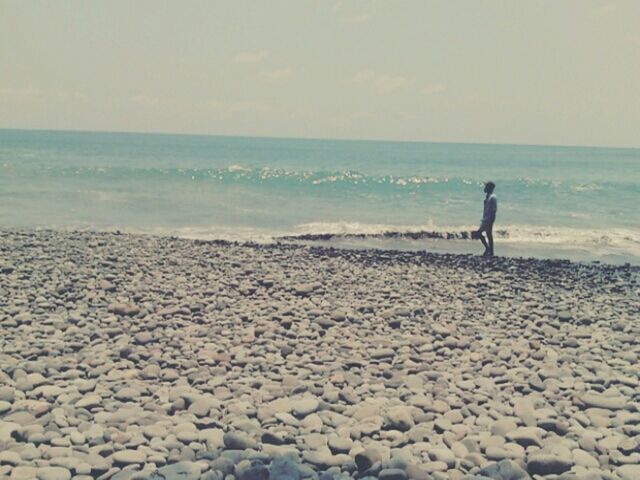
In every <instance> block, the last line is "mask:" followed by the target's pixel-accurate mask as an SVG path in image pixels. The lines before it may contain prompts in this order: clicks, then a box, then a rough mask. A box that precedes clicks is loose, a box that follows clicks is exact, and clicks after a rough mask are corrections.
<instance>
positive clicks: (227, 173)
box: [0, 130, 640, 265]
mask: <svg viewBox="0 0 640 480" xmlns="http://www.w3.org/2000/svg"><path fill="white" fill-rule="evenodd" d="M487 180H492V181H494V182H495V183H496V190H495V193H496V196H497V198H498V215H497V220H496V224H495V227H494V231H495V241H496V254H497V255H506V256H516V257H539V258H566V259H571V260H576V261H583V262H594V261H596V262H603V263H616V264H624V263H631V264H633V265H640V149H633V148H600V147H569V146H539V145H535V146H533V145H493V144H471V143H429V142H395V141H368V140H315V139H291V138H252V137H229V136H207V135H173V134H146V133H145V134H138V133H104V132H100V133H97V132H67V131H64V132H63V131H35V130H0V229H4V230H9V229H24V230H34V229H58V230H93V231H120V232H131V233H144V234H154V235H172V236H179V237H188V238H200V239H225V240H232V241H251V242H266V243H269V242H277V241H296V238H300V242H302V243H311V244H320V245H329V246H334V247H341V248H382V249H400V250H428V251H434V252H440V253H461V254H480V253H482V250H483V249H482V247H481V245H480V244H479V242H476V241H472V240H467V239H465V238H464V235H463V236H461V232H468V231H470V230H472V229H474V228H477V227H478V225H479V223H480V218H481V216H482V208H483V200H484V193H483V184H484V182H485V181H487ZM416 232H418V233H419V232H422V233H423V235H416ZM314 235H316V237H317V238H316V237H314ZM318 235H319V236H318ZM322 235H325V237H322ZM300 236H302V237H300ZM282 237H287V239H286V240H283V239H282Z"/></svg>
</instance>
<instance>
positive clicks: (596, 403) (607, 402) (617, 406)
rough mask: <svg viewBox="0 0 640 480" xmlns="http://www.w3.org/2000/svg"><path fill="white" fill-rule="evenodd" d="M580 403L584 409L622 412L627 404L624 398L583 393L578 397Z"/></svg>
mask: <svg viewBox="0 0 640 480" xmlns="http://www.w3.org/2000/svg"><path fill="white" fill-rule="evenodd" d="M580 402H582V404H584V406H585V407H586V408H604V409H607V410H622V409H623V408H624V407H625V405H626V404H627V400H626V399H625V398H624V397H610V396H605V395H601V394H597V393H585V394H583V395H582V396H580Z"/></svg>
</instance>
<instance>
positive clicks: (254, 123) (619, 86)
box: [0, 0, 640, 147]
mask: <svg viewBox="0 0 640 480" xmlns="http://www.w3.org/2000/svg"><path fill="white" fill-rule="evenodd" d="M0 128H26V129H60V130H100V131H102V130H106V131H134V132H172V133H204V134H216V135H249V136H278V137H311V138H364V139H385V140H417V141H441V142H483V143H516V144H549V145H601V146H631V147H640V134H639V132H640V1H638V0H626V1H625V0H620V1H612V0H608V1H607V0H602V1H597V0H593V1H592V0H536V1H533V0H526V1H525V0H502V1H500V0H453V1H452V0H441V1H431V0H396V1H392V0H380V1H374V0H343V1H340V0H325V1H321V0H316V1H310V0H270V1H261V0H254V1H244V0H229V1H222V0H219V1H216V0H202V1H196V0H182V1H177V0H175V1H162V0H152V1H151V0H136V1H130V0H109V1H103V2H88V1H86V0H60V1H55V2H52V1H35V0H34V1H31V0H0Z"/></svg>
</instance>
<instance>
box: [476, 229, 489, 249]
mask: <svg viewBox="0 0 640 480" xmlns="http://www.w3.org/2000/svg"><path fill="white" fill-rule="evenodd" d="M482 232H483V230H482V229H481V230H478V238H479V239H480V241H481V242H482V245H484V255H486V254H487V252H488V251H489V245H488V244H487V241H486V240H485V239H484V235H483V234H482Z"/></svg>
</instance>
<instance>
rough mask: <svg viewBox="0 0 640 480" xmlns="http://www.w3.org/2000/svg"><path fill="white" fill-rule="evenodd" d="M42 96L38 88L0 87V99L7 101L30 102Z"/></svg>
mask: <svg viewBox="0 0 640 480" xmlns="http://www.w3.org/2000/svg"><path fill="white" fill-rule="evenodd" d="M42 97H43V92H42V90H40V89H39V88H35V87H25V88H3V87H0V100H2V101H7V102H17V103H23V102H31V101H34V100H39V99H40V98H42Z"/></svg>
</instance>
